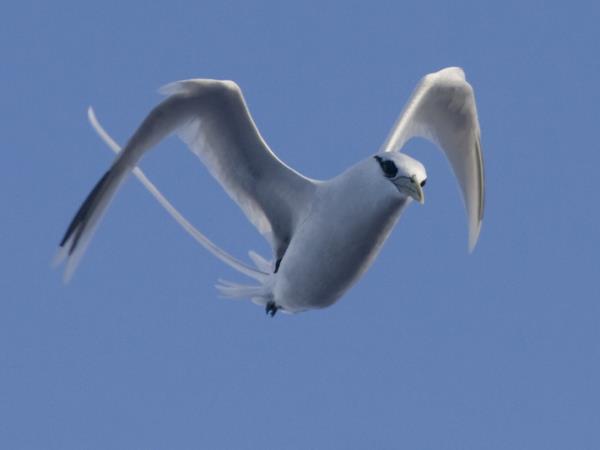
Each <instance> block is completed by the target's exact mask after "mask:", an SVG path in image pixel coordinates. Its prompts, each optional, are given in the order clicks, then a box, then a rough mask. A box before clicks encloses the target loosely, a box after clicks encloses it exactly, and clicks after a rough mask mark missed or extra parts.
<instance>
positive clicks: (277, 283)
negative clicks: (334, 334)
mask: <svg viewBox="0 0 600 450" xmlns="http://www.w3.org/2000/svg"><path fill="white" fill-rule="evenodd" d="M164 93H166V94H168V95H169V97H167V99H166V100H165V101H163V102H162V103H161V104H159V105H158V106H157V107H156V108H155V109H154V110H153V111H152V112H151V113H150V114H149V115H148V117H147V118H146V119H145V120H144V121H143V123H142V124H141V125H140V127H139V128H138V130H137V131H136V132H135V133H134V134H133V136H132V137H131V139H130V140H129V142H128V143H127V145H126V146H125V147H124V148H123V150H122V151H120V152H119V154H118V156H117V158H116V160H115V162H114V163H113V165H112V167H111V168H110V170H109V171H108V172H107V173H106V174H105V175H104V176H103V177H102V178H101V180H100V181H99V182H98V183H97V185H96V186H95V187H94V189H93V190H92V192H91V193H90V195H89V196H88V198H87V199H86V200H85V201H84V203H83V205H82V206H81V208H80V209H79V211H78V213H77V214H76V215H75V217H74V219H73V221H72V222H71V224H70V225H69V228H68V230H67V232H66V234H65V236H64V238H63V240H62V241H61V251H60V253H59V260H62V259H64V258H66V259H67V270H66V277H67V278H68V277H70V276H71V275H72V273H73V271H74V269H75V267H76V265H77V263H78V261H79V258H80V257H81V255H82V254H83V251H84V250H85V248H86V245H87V244H88V243H89V241H90V239H91V236H92V233H93V231H94V228H95V226H96V225H97V223H98V222H99V220H100V218H101V216H102V213H103V212H104V211H105V209H106V207H107V206H108V204H109V202H110V200H111V199H112V197H113V195H114V194H115V193H116V191H117V189H118V188H119V186H120V185H121V183H122V181H123V180H124V179H125V178H126V175H127V174H128V173H129V172H130V171H132V170H133V171H134V174H135V175H136V176H137V177H138V178H139V179H140V180H141V181H142V182H143V183H144V184H145V185H146V187H147V188H148V189H149V190H150V191H151V192H152V193H153V195H155V197H157V198H158V200H159V201H160V202H161V203H162V204H163V206H164V207H165V208H167V209H168V210H169V212H170V213H171V214H172V215H173V216H174V217H175V218H176V220H177V221H178V222H179V223H180V224H182V226H184V227H185V228H186V229H187V230H188V231H189V232H190V233H191V234H193V235H194V236H195V237H196V238H197V240H199V242H200V243H201V244H203V245H204V246H205V247H206V248H207V249H208V250H209V251H211V252H212V253H213V254H214V255H215V256H217V257H218V258H219V259H221V260H222V261H224V262H226V263H227V264H229V265H231V266H232V267H234V268H235V269H237V270H238V271H240V272H242V273H244V274H245V275H248V276H250V277H252V278H254V279H255V280H257V281H258V285H254V286H244V285H238V284H234V283H230V282H226V281H221V284H219V285H218V286H217V287H218V288H219V290H220V291H221V293H222V294H224V295H225V296H228V297H234V298H240V297H243V298H250V299H252V300H253V301H254V302H255V303H259V304H262V305H265V307H266V309H267V312H269V313H271V315H273V314H274V313H275V312H276V311H277V310H282V311H284V312H290V313H295V312H300V311H306V310H310V309H318V308H324V307H327V306H330V305H331V304H333V303H334V302H335V301H336V300H338V299H339V298H340V297H341V296H342V295H343V294H344V292H346V290H347V289H348V288H350V287H351V286H352V285H353V284H354V283H355V282H356V281H357V280H358V279H359V278H360V276H361V275H362V274H363V273H364V272H365V271H366V270H367V269H368V267H369V266H370V265H371V263H372V262H373V260H374V259H375V257H376V256H377V254H378V252H379V250H380V249H381V246H382V245H383V243H384V242H385V240H386V239H387V237H388V236H389V233H390V232H391V230H392V229H393V227H394V225H395V223H396V222H397V220H398V218H399V217H400V214H401V213H402V211H403V210H404V208H405V207H406V206H407V205H408V204H410V202H411V201H412V200H413V199H415V200H417V201H419V202H420V203H422V202H423V198H424V196H423V186H424V185H425V181H426V178H427V175H426V173H425V168H424V167H423V166H422V164H421V163H419V162H418V161H416V160H414V159H413V158H411V157H409V156H407V155H405V154H403V153H400V152H399V150H400V149H401V148H402V147H403V145H404V143H405V142H406V141H407V140H409V139H410V138H411V137H413V136H423V137H426V138H429V139H430V140H432V141H434V142H436V143H437V144H438V145H439V146H440V147H441V148H442V149H443V150H444V151H445V152H446V155H447V156H448V159H449V161H450V163H451V165H452V167H453V169H454V171H455V174H456V175H457V178H458V179H459V182H460V186H461V189H462V193H463V198H464V200H465V204H466V207H467V213H468V217H469V227H470V235H469V242H470V247H471V248H472V247H473V245H474V244H475V242H476V240H477V237H478V234H479V228H480V225H481V218H482V215H483V160H482V156H481V149H480V145H479V124H478V121H477V115H476V110H475V103H474V97H473V93H472V89H471V87H470V85H469V84H468V83H466V81H465V79H464V73H463V72H462V70H461V69H458V68H449V69H444V70H442V71H440V72H437V73H435V74H430V75H428V76H427V77H425V78H424V79H423V81H422V82H421V84H420V86H419V87H418V88H417V90H416V91H415V94H414V95H413V98H412V99H411V101H410V102H409V104H408V105H407V107H406V109H405V111H404V113H403V114H402V115H401V117H400V119H399V120H398V122H397V123H396V125H395V127H394V128H393V130H392V133H391V134H390V136H389V137H388V139H387V141H386V143H385V144H384V146H383V148H382V150H381V151H380V152H378V153H376V154H375V155H373V156H370V157H368V158H366V159H365V160H363V161H361V162H359V163H358V164H356V165H354V166H353V167H351V168H349V169H348V170H346V171H344V172H343V173H341V174H340V175H338V176H337V177H335V178H333V179H331V180H327V181H316V180H311V179H309V178H306V177H304V176H302V175H300V174H299V173H298V172H296V171H294V170H293V169H291V168H289V167H288V166H286V165H285V164H283V163H282V162H281V161H280V160H279V159H278V158H277V157H276V156H275V155H274V154H273V153H272V152H271V150H270V149H269V148H268V146H267V144H266V143H265V142H264V140H263V139H262V137H261V136H260V133H259V132H258V129H257V128H256V126H255V125H254V122H253V121H252V118H251V116H250V113H249V111H248V109H247V107H246V104H245V102H244V99H243V96H242V93H241V90H240V89H239V88H238V87H237V85H236V84H235V83H233V82H231V81H217V80H188V81H183V82H177V83H173V84H171V85H168V86H166V87H165V88H164ZM90 118H91V120H92V124H93V125H94V127H95V128H96V130H97V131H98V132H99V134H100V135H101V136H102V137H103V138H104V139H105V141H106V142H107V143H108V144H109V145H110V146H111V147H112V148H113V149H114V150H115V151H118V150H119V148H118V145H117V144H116V143H114V141H112V139H111V138H110V136H108V135H107V134H106V132H105V131H104V130H103V129H102V128H101V126H100V125H99V124H98V123H97V121H96V119H95V117H94V116H93V115H92V116H91V117H90ZM172 132H176V133H177V134H178V135H179V136H180V137H181V138H182V139H183V140H184V142H185V143H186V144H187V145H188V146H189V147H190V149H191V150H192V151H193V152H194V153H196V154H197V155H198V156H199V157H200V159H201V160H202V162H204V163H205V165H206V166H207V167H208V169H209V171H210V172H211V174H212V175H213V176H214V177H215V178H216V179H217V180H218V181H219V182H220V183H221V185H222V186H223V188H224V189H225V191H226V192H227V193H228V194H229V196H230V197H231V198H232V199H233V200H234V201H235V202H236V203H238V205H239V206H240V207H241V208H242V210H243V211H244V212H245V213H246V216H247V217H248V218H249V220H250V221H251V222H252V223H253V224H254V225H255V226H256V228H257V229H258V231H259V232H260V233H261V234H262V235H263V236H264V237H265V238H266V239H267V240H268V241H269V242H270V244H271V246H272V249H273V258H272V260H271V261H267V260H265V259H264V258H262V257H260V256H258V255H256V254H254V253H252V252H251V254H250V256H251V258H252V260H253V261H254V263H255V265H256V268H251V267H249V266H247V265H245V264H244V263H241V262H240V261H238V260H236V259H235V258H233V257H231V256H229V255H228V254H226V253H225V252H224V251H222V250H221V249H220V248H218V247H217V246H216V245H214V244H213V243H212V242H210V241H209V240H208V239H207V238H206V237H205V236H203V235H202V234H201V233H200V232H198V231H197V230H195V229H193V227H191V225H189V223H187V221H186V220H185V219H184V218H183V217H182V216H181V215H180V214H179V213H178V212H177V211H176V210H174V208H173V207H172V206H171V205H170V204H169V203H168V201H167V200H166V199H164V197H162V196H161V194H160V193H159V192H158V190H156V188H155V187H154V186H153V185H152V184H151V183H150V182H149V181H148V180H147V179H146V178H145V176H144V175H143V173H142V172H141V171H140V170H139V169H138V168H136V165H137V163H138V161H139V160H140V158H141V157H142V156H143V155H144V154H145V153H146V152H147V151H148V150H149V149H150V148H152V147H154V146H155V145H156V144H158V143H159V142H160V141H161V140H162V139H163V138H164V137H166V136H167V135H169V134H171V133H172Z"/></svg>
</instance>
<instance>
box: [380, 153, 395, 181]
mask: <svg viewBox="0 0 600 450" xmlns="http://www.w3.org/2000/svg"><path fill="white" fill-rule="evenodd" d="M375 159H376V160H377V162H378V163H379V165H380V166H381V170H383V174H384V175H385V176H386V177H387V178H394V177H395V176H396V175H397V174H398V168H397V167H396V164H394V161H389V160H384V159H383V158H381V157H380V156H376V157H375Z"/></svg>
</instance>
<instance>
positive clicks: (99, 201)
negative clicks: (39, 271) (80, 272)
mask: <svg viewBox="0 0 600 450" xmlns="http://www.w3.org/2000/svg"><path fill="white" fill-rule="evenodd" d="M130 170H131V165H129V164H128V163H127V161H125V160H124V158H117V159H116V160H115V162H114V163H113V165H112V166H111V168H110V169H109V170H108V172H106V173H105V174H104V175H103V176H102V178H100V181H98V183H96V185H95V186H94V188H93V189H92V191H91V192H90V193H89V194H88V196H87V198H86V199H85V201H84V202H83V204H82V205H81V207H80V208H79V210H78V211H77V213H76V214H75V217H73V220H71V223H70V224H69V227H68V228H67V231H66V233H65V235H64V236H63V238H62V240H61V241H60V248H59V250H58V253H57V255H56V257H55V259H54V264H55V265H58V264H60V263H61V262H62V261H64V260H65V259H66V269H65V274H64V280H65V282H67V281H69V279H70V278H71V277H72V276H73V273H74V272H75V269H76V268H77V265H78V263H79V261H80V260H81V257H82V256H83V254H84V252H85V250H86V248H87V246H88V244H89V243H90V241H91V239H92V237H93V235H94V231H95V229H96V227H97V226H98V223H99V222H100V219H102V216H103V215H104V213H105V212H106V209H107V207H108V205H109V204H110V201H111V200H112V198H113V197H114V195H115V193H116V192H117V189H118V188H119V186H120V185H121V183H122V182H123V181H124V180H125V178H126V177H127V174H128V173H129V171H130Z"/></svg>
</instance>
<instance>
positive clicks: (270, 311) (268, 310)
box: [265, 300, 279, 317]
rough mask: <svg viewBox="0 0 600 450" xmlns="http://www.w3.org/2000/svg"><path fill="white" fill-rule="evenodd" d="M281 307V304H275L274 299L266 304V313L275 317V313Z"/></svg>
mask: <svg viewBox="0 0 600 450" xmlns="http://www.w3.org/2000/svg"><path fill="white" fill-rule="evenodd" d="M278 309H279V306H277V305H276V304H275V302H274V301H273V300H271V301H270V302H268V303H267V305H266V306H265V313H266V314H267V315H268V316H271V317H273V316H274V315H275V313H276V312H277V310H278Z"/></svg>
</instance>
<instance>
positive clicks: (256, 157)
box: [140, 80, 315, 258]
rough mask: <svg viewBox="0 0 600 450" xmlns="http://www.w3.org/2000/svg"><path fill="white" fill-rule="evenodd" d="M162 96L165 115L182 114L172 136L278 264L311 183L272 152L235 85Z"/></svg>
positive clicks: (192, 87)
mask: <svg viewBox="0 0 600 450" xmlns="http://www.w3.org/2000/svg"><path fill="white" fill-rule="evenodd" d="M160 92H161V93H163V94H167V95H169V97H168V98H167V100H166V101H165V102H164V103H163V105H164V109H165V110H166V114H174V115H178V113H177V112H175V111H173V110H179V111H181V117H180V119H179V120H178V123H177V125H176V127H175V132H176V133H177V134H178V135H179V137H180V138H181V139H182V140H183V141H184V142H185V143H186V144H187V145H188V147H189V148H190V150H192V151H193V152H194V153H195V154H196V155H197V156H198V157H199V158H200V159H201V160H202V162H203V163H204V164H205V165H206V167H207V168H208V170H209V171H210V173H211V174H212V175H213V176H214V177H215V178H216V179H217V180H218V181H219V183H220V184H221V185H222V186H223V188H224V189H225V191H226V192H227V193H228V194H229V196H230V197H231V198H232V199H233V200H234V201H235V202H236V203H237V204H238V205H239V206H240V208H242V210H243V211H244V213H245V214H246V216H247V217H248V219H249V220H250V222H252V224H253V225H254V226H255V227H256V228H257V229H258V231H259V232H260V233H261V234H262V235H263V236H265V238H267V240H268V241H269V242H270V243H271V245H272V246H273V249H274V252H275V255H276V257H277V258H281V257H282V256H283V254H284V253H285V250H286V249H287V246H288V244H289V241H290V239H291V237H292V235H293V233H294V229H295V226H296V224H297V223H298V220H299V219H300V218H301V217H302V215H303V214H304V213H305V212H306V209H305V208H306V207H307V205H308V203H309V202H310V200H311V198H312V197H311V196H312V193H313V191H314V187H315V186H314V184H313V182H312V181H311V180H310V179H308V178H306V177H304V176H302V175H301V174H299V173H298V172H296V171H294V170H293V169H291V168H290V167H288V166H286V165H285V164H284V163H283V162H281V161H280V160H279V159H278V158H277V156H275V154H274V153H273V152H272V151H271V149H270V148H269V147H268V145H267V144H266V142H265V141H264V139H263V138H262V136H261V135H260V133H259V131H258V129H257V128H256V125H255V124H254V121H253V120H252V117H251V116H250V112H249V111H248V108H247V106H246V103H245V101H244V98H243V96H242V92H241V90H240V88H239V87H238V86H237V84H235V83H234V82H232V81H215V80H187V81H179V82H175V83H171V84H168V85H166V86H164V87H163V88H161V90H160ZM161 106H162V105H161ZM161 106H159V108H161ZM142 129H143V125H142V127H141V128H140V130H142Z"/></svg>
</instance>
